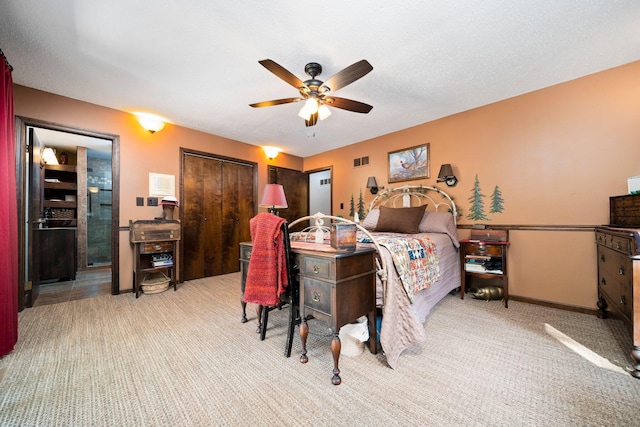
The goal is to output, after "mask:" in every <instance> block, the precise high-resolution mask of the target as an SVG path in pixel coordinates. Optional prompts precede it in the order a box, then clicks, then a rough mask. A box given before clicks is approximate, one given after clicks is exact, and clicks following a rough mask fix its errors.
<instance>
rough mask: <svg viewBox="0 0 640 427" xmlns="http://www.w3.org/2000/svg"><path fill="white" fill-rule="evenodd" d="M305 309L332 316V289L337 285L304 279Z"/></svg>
mask: <svg viewBox="0 0 640 427" xmlns="http://www.w3.org/2000/svg"><path fill="white" fill-rule="evenodd" d="M302 286H304V305H305V307H307V308H309V309H311V310H315V311H319V312H321V313H324V314H326V315H328V316H331V314H332V313H331V298H332V296H333V292H332V289H333V287H334V286H335V285H333V284H332V283H328V282H323V281H321V280H315V279H311V278H309V277H304V278H302Z"/></svg>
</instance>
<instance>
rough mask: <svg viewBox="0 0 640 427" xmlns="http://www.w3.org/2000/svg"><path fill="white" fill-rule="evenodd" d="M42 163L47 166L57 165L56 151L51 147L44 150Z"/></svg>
mask: <svg viewBox="0 0 640 427" xmlns="http://www.w3.org/2000/svg"><path fill="white" fill-rule="evenodd" d="M42 161H43V162H44V163H45V164H47V165H57V164H58V159H57V157H56V151H55V150H54V149H53V148H51V147H45V148H44V150H42Z"/></svg>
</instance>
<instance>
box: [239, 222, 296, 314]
mask: <svg viewBox="0 0 640 427" xmlns="http://www.w3.org/2000/svg"><path fill="white" fill-rule="evenodd" d="M284 222H285V220H284V218H280V217H279V216H276V215H272V214H270V213H266V212H264V213H259V214H258V215H256V216H255V217H253V218H252V219H251V221H250V222H249V227H250V229H251V240H252V242H253V249H252V250H251V258H250V259H249V270H248V271H247V280H246V283H245V289H244V301H245V302H249V303H255V304H260V305H265V306H274V305H277V304H278V303H279V302H280V296H281V295H282V294H283V293H284V291H285V288H286V287H287V285H288V283H289V278H288V276H287V260H286V254H285V248H284V235H283V232H282V229H281V226H282V224H283V223H284Z"/></svg>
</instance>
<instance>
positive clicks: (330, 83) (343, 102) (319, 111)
mask: <svg viewBox="0 0 640 427" xmlns="http://www.w3.org/2000/svg"><path fill="white" fill-rule="evenodd" d="M258 62H259V63H260V64H261V65H262V66H263V67H265V68H266V69H267V70H269V71H271V72H272V73H273V74H275V75H276V76H277V77H280V78H281V79H282V80H284V81H285V82H287V83H289V84H290V85H291V86H293V87H295V88H296V89H298V92H300V96H299V97H296V98H284V99H274V100H271V101H263V102H257V103H255V104H250V106H251V107H254V108H260V107H271V106H273V105H280V104H289V103H292V102H298V101H305V104H304V107H302V109H301V110H300V113H298V116H300V117H302V118H303V119H304V124H305V126H307V127H309V126H315V124H316V123H317V122H318V119H320V120H324V119H326V118H327V117H329V116H330V115H331V111H330V110H329V108H328V107H335V108H340V109H342V110H347V111H353V112H355V113H364V114H366V113H368V112H369V111H371V109H372V108H373V106H371V105H369V104H365V103H363V102H359V101H353V100H351V99H346V98H338V97H336V96H332V95H331V93H332V92H335V91H336V90H338V89H340V88H343V87H345V86H346V85H348V84H351V83H353V82H355V81H356V80H358V79H359V78H361V77H363V76H365V75H366V74H367V73H369V72H370V71H371V70H373V67H372V66H371V64H369V62H367V61H366V60H365V59H363V60H361V61H358V62H356V63H355V64H352V65H350V66H348V67H347V68H345V69H344V70H342V71H340V72H338V73H336V74H334V75H333V76H332V77H330V78H329V80H327V81H326V82H323V81H322V80H318V79H316V76H319V75H320V74H321V73H322V66H321V65H320V64H318V63H316V62H310V63H308V64H307V65H305V67H304V72H305V73H307V75H309V76H310V77H311V78H310V79H308V80H306V81H304V82H303V81H302V80H300V79H299V78H297V77H296V76H294V75H293V74H292V73H291V72H290V71H288V70H287V69H285V68H284V67H283V66H281V65H280V64H278V63H276V62H275V61H272V60H271V59H263V60H262V61H258Z"/></svg>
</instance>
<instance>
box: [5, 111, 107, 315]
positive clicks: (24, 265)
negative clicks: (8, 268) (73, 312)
mask: <svg viewBox="0 0 640 427" xmlns="http://www.w3.org/2000/svg"><path fill="white" fill-rule="evenodd" d="M18 122H19V123H18V126H17V128H16V131H17V133H18V135H19V141H20V144H21V145H22V147H21V150H20V151H18V152H19V153H22V156H21V158H20V159H18V165H19V166H18V184H19V188H22V189H23V194H22V196H23V197H22V201H23V202H22V205H21V206H20V208H21V209H20V218H21V221H20V224H21V226H20V228H19V233H20V266H19V274H20V277H21V278H22V279H23V280H21V281H20V289H19V296H20V304H19V309H23V308H24V307H32V306H34V305H43V304H49V303H55V302H62V301H68V300H72V299H81V298H89V297H92V296H96V295H100V294H105V293H111V294H114V295H115V294H118V293H119V286H118V283H119V277H118V265H119V262H118V260H119V255H118V252H119V251H118V247H119V243H118V225H119V218H118V216H119V208H118V207H119V191H118V190H119V184H118V183H119V145H118V142H119V138H118V136H116V135H110V134H104V133H99V132H91V131H87V130H83V129H78V128H73V127H69V126H64V125H58V124H53V123H49V122H42V121H39V120H35V119H26V118H20V117H19V118H18ZM45 149H51V150H45ZM45 151H53V153H54V157H55V158H54V159H49V160H45V159H44V158H43V154H44V153H45ZM52 162H55V163H58V164H57V165H56V164H55V163H52ZM62 236H65V237H62ZM69 236H71V237H69ZM62 238H64V239H66V240H64V241H63V242H62V241H58V240H59V239H62ZM40 294H42V298H43V299H42V301H41V303H40V304H37V303H36V301H37V299H38V297H39V296H40Z"/></svg>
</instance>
